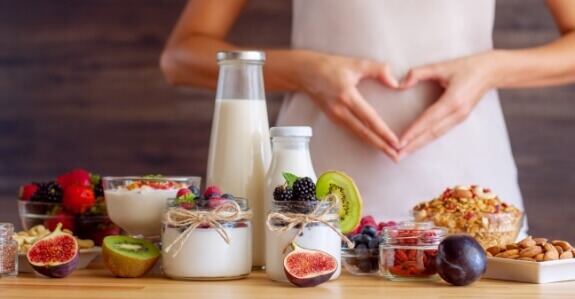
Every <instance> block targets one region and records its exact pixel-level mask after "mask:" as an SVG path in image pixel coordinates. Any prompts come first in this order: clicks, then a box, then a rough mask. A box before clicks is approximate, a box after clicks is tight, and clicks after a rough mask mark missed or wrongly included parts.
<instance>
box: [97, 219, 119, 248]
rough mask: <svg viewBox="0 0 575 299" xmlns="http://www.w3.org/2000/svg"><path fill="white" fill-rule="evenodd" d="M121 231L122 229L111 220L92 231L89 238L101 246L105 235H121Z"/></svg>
mask: <svg viewBox="0 0 575 299" xmlns="http://www.w3.org/2000/svg"><path fill="white" fill-rule="evenodd" d="M121 232H122V231H121V229H120V228H119V227H118V226H116V225H115V224H113V223H111V222H110V223H107V224H106V223H101V224H98V225H97V226H96V228H94V230H92V231H90V235H89V239H91V240H92V241H94V245H96V246H101V245H102V242H103V240H104V238H105V237H107V236H113V235H119V234H120V233H121Z"/></svg>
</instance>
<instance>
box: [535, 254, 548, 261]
mask: <svg viewBox="0 0 575 299" xmlns="http://www.w3.org/2000/svg"><path fill="white" fill-rule="evenodd" d="M544 256H545V253H540V254H538V255H536V256H535V257H534V258H533V259H535V261H536V262H542V261H543V257H544Z"/></svg>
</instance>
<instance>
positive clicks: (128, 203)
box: [102, 176, 201, 238]
mask: <svg viewBox="0 0 575 299" xmlns="http://www.w3.org/2000/svg"><path fill="white" fill-rule="evenodd" d="M102 182H103V187H104V197H105V199H106V208H107V210H108V216H109V217H110V220H112V222H114V223H115V224H116V225H118V226H119V227H121V228H122V229H123V230H124V231H126V232H127V233H128V234H129V235H132V236H139V237H145V238H159V236H160V232H161V228H162V221H161V219H162V213H163V211H164V208H165V207H166V200H167V199H168V198H174V197H176V195H177V192H178V190H180V189H182V188H191V187H196V188H197V187H199V186H200V183H201V178H200V177H195V176H181V177H180V176H177V177H176V176H125V177H110V176H109V177H103V178H102Z"/></svg>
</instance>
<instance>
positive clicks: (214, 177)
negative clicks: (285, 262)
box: [207, 51, 271, 268]
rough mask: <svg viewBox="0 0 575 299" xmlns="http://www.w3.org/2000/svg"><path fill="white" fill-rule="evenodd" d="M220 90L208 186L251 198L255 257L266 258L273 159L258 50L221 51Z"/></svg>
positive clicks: (262, 57) (260, 262) (258, 265)
mask: <svg viewBox="0 0 575 299" xmlns="http://www.w3.org/2000/svg"><path fill="white" fill-rule="evenodd" d="M217 59H218V64H219V76H218V88H217V93H216V104H215V110H214V118H213V122H212V131H211V137H210V148H209V154H208V169H207V185H208V186H209V185H218V186H220V188H221V190H225V192H227V193H231V194H233V195H234V196H237V197H243V198H248V199H249V200H250V203H249V204H250V206H251V208H252V211H253V215H254V217H253V219H252V225H253V246H252V261H253V266H254V267H255V268H261V267H263V265H264V261H265V257H264V254H265V244H264V241H265V239H264V234H265V230H264V216H265V213H264V196H263V192H264V183H265V173H266V170H267V169H268V167H269V164H270V160H271V144H270V139H269V123H268V114H267V109H266V100H265V93H264V82H263V74H262V65H263V64H264V61H265V54H264V53H263V52H259V51H229V52H218V54H217Z"/></svg>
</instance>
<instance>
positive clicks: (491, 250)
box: [485, 246, 501, 256]
mask: <svg viewBox="0 0 575 299" xmlns="http://www.w3.org/2000/svg"><path fill="white" fill-rule="evenodd" d="M485 251H486V252H488V253H490V254H491V255H493V256H496V255H497V254H499V253H500V252H501V247H499V246H491V247H489V248H487V249H486V250H485Z"/></svg>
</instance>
